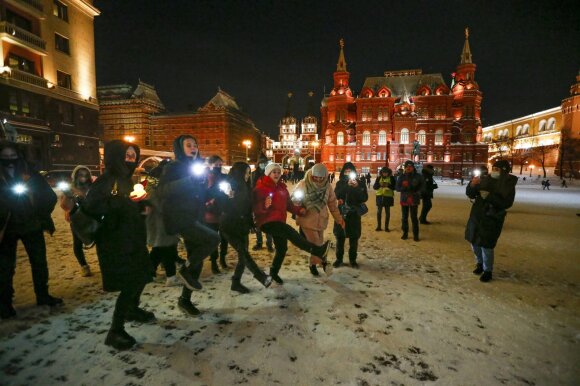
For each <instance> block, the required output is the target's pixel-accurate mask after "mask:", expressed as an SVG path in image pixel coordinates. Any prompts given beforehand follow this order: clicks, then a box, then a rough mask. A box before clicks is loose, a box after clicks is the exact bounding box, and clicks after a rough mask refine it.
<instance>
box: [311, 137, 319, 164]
mask: <svg viewBox="0 0 580 386" xmlns="http://www.w3.org/2000/svg"><path fill="white" fill-rule="evenodd" d="M317 147H318V142H316V141H314V142H312V150H313V151H314V163H316V148H317Z"/></svg>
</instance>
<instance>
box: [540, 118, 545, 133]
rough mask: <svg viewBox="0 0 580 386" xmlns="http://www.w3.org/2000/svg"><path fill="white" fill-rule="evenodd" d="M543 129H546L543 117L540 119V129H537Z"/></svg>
mask: <svg viewBox="0 0 580 386" xmlns="http://www.w3.org/2000/svg"><path fill="white" fill-rule="evenodd" d="M544 130H546V120H545V119H542V120H541V121H540V129H539V131H544Z"/></svg>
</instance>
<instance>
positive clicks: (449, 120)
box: [320, 29, 487, 178]
mask: <svg viewBox="0 0 580 386" xmlns="http://www.w3.org/2000/svg"><path fill="white" fill-rule="evenodd" d="M475 69H476V65H475V64H474V63H473V61H472V55H471V49H470V46H469V35H468V31H467V29H466V33H465V42H464V46H463V50H462V52H461V55H460V61H459V64H458V66H457V68H456V71H455V72H454V73H453V74H452V75H453V79H452V81H451V85H450V86H448V85H447V84H446V83H445V80H444V78H443V76H442V75H441V74H439V73H434V74H423V72H422V70H421V69H409V70H399V71H386V72H385V73H384V74H383V76H380V77H368V78H366V80H365V82H364V84H363V85H362V88H361V90H360V93H359V94H358V95H355V93H354V92H353V90H352V89H351V88H350V84H349V79H350V73H349V72H348V71H347V63H346V57H345V53H344V41H343V40H341V41H340V52H339V56H338V63H337V66H336V71H335V72H334V74H333V79H334V86H333V88H332V90H331V92H330V93H329V94H328V95H326V96H325V97H324V99H323V100H322V104H321V109H320V110H321V115H322V118H321V132H322V134H323V139H322V141H323V145H322V154H321V157H322V158H321V159H322V162H324V163H325V164H327V166H328V167H329V170H331V171H339V170H340V168H341V167H342V165H343V164H344V163H345V162H354V163H355V165H356V166H357V167H358V170H359V171H360V172H364V173H367V172H370V173H377V171H378V170H379V169H380V168H381V167H383V166H388V167H390V168H391V169H393V170H395V169H397V168H399V167H400V166H401V165H402V164H403V163H404V162H405V161H406V160H414V161H416V162H418V163H419V165H421V164H426V163H429V164H432V165H433V167H434V169H435V172H436V174H438V175H443V176H445V177H452V178H459V177H461V176H462V175H463V176H466V175H469V174H470V173H471V170H472V169H473V168H475V167H477V166H480V165H482V164H485V163H486V162H487V145H486V144H483V143H481V142H480V140H481V100H482V93H481V91H480V90H479V85H478V84H477V82H476V81H475Z"/></svg>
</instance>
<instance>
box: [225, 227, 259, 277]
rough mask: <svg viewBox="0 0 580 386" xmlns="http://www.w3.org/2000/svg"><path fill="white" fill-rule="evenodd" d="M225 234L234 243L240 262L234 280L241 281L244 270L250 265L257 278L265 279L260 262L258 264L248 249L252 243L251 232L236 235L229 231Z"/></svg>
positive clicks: (249, 267)
mask: <svg viewBox="0 0 580 386" xmlns="http://www.w3.org/2000/svg"><path fill="white" fill-rule="evenodd" d="M223 234H224V236H225V237H226V239H227V240H228V242H229V243H230V244H231V245H232V247H233V248H234V249H235V250H236V252H238V264H237V265H236V269H235V270H234V276H232V280H237V281H240V279H241V278H242V275H243V274H244V270H245V269H246V267H248V269H249V270H250V272H252V274H254V277H255V278H256V279H258V280H260V281H263V277H264V276H265V274H264V272H263V271H262V270H261V269H260V267H258V264H256V262H255V261H254V259H253V258H252V256H251V255H250V252H249V251H248V247H249V245H250V238H249V234H246V235H245V236H240V235H234V234H232V233H228V232H223Z"/></svg>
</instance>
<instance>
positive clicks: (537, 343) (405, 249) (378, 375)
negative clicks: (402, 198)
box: [0, 182, 580, 385]
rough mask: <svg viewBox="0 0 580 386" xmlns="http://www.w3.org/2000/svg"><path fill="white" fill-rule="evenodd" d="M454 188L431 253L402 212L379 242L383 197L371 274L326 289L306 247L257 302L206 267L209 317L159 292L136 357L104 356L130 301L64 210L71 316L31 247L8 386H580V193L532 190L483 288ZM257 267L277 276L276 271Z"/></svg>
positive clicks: (133, 330)
mask: <svg viewBox="0 0 580 386" xmlns="http://www.w3.org/2000/svg"><path fill="white" fill-rule="evenodd" d="M439 185H440V189H438V190H437V191H436V197H435V200H434V208H433V210H432V213H431V216H430V220H431V221H433V224H432V225H429V226H422V227H421V241H420V242H413V241H410V240H407V241H402V240H400V231H398V228H399V227H400V218H399V216H400V208H399V207H398V206H395V207H394V208H393V210H392V221H391V228H392V229H394V231H392V232H391V233H385V232H375V231H374V228H375V212H374V207H375V205H374V194H371V198H370V200H369V207H370V208H371V212H370V213H369V214H368V215H366V216H365V218H364V220H363V224H364V232H363V237H362V240H361V242H360V251H359V263H360V266H361V268H360V270H352V269H351V268H349V267H343V268H340V269H336V270H335V271H334V272H335V273H334V275H332V276H331V277H329V278H319V279H316V278H313V277H312V276H311V275H310V273H309V272H308V268H307V265H306V263H305V260H304V255H303V254H301V253H300V252H298V251H297V250H296V249H294V247H291V248H290V250H289V252H288V258H287V259H286V262H285V266H284V267H283V269H282V271H281V276H282V277H283V278H284V279H285V284H284V285H283V286H274V285H273V286H272V287H271V288H269V289H264V288H261V286H260V285H259V284H258V283H257V282H256V281H255V280H253V279H252V278H251V275H250V274H248V273H247V274H246V275H245V276H244V279H243V281H244V282H245V283H246V285H248V287H250V289H251V290H252V292H251V293H250V294H248V295H239V294H237V293H233V292H231V291H230V290H229V285H230V280H229V278H230V274H231V272H228V273H222V274H220V275H217V276H213V275H211V272H210V271H209V269H207V268H206V269H205V270H204V274H203V284H204V289H203V291H201V292H198V293H195V294H194V301H195V302H196V303H197V304H198V306H199V307H200V308H201V309H202V310H203V312H204V313H203V315H202V316H200V317H198V318H191V317H187V316H185V315H184V314H182V313H181V312H180V311H179V309H178V308H177V307H176V299H177V296H178V294H179V291H180V289H179V288H177V287H165V286H164V285H163V284H161V283H153V284H150V285H148V286H147V288H146V289H145V292H144V294H143V297H142V305H143V306H144V307H145V308H148V309H150V310H153V311H154V312H155V313H156V315H157V318H158V321H157V323H156V324H152V325H145V326H141V325H137V324H135V323H128V325H127V331H128V332H129V333H130V334H132V335H133V336H135V338H136V339H137V340H138V342H140V344H139V345H138V346H136V347H135V348H134V349H132V350H130V351H127V352H117V351H115V350H113V349H111V348H109V347H107V346H105V345H104V344H103V341H104V339H105V335H106V332H107V330H108V328H109V324H110V320H111V314H112V309H113V306H114V300H115V297H116V295H115V294H105V293H103V292H102V290H101V286H100V285H101V280H100V275H99V273H98V272H99V267H98V263H97V260H96V256H95V254H94V253H95V252H94V249H93V250H91V251H90V252H89V254H88V256H89V257H88V260H89V262H90V265H91V268H92V269H93V271H94V272H95V273H96V275H95V276H92V277H88V278H85V277H81V276H80V273H79V267H78V264H77V263H76V260H75V258H74V256H73V254H72V246H71V239H70V235H69V230H68V226H67V225H66V224H65V222H64V220H63V218H62V212H61V211H60V210H56V211H55V213H54V218H55V220H56V222H57V227H58V230H57V232H56V233H55V235H54V237H52V238H47V246H48V254H49V264H50V288H51V292H52V294H54V295H55V296H59V297H63V298H64V300H65V306H64V307H62V308H60V309H55V310H50V309H49V308H48V307H37V306H36V305H35V300H34V295H33V291H32V281H31V275H30V266H29V263H28V261H27V258H26V256H25V254H24V251H23V250H22V248H20V249H19V259H18V266H17V273H16V277H15V284H16V297H15V307H16V311H17V312H18V318H17V319H15V320H9V321H0V384H1V385H52V384H67V385H233V384H242V383H245V384H250V385H272V384H279V385H333V384H343V385H391V384H392V385H402V384H404V385H420V384H439V385H501V384H505V385H575V384H576V385H577V384H579V382H580V368H579V366H578V363H580V301H579V299H580V297H579V295H580V291H579V284H580V269H579V266H580V252H579V249H578V247H579V243H578V235H579V233H580V217H578V216H576V213H577V212H580V189H579V188H578V187H571V188H569V189H566V190H563V189H561V188H559V187H556V186H552V190H551V191H542V190H541V187H540V186H539V185H533V184H530V185H521V186H518V190H517V194H516V203H515V205H514V207H513V208H512V209H511V210H510V213H509V215H508V217H507V220H506V224H505V227H504V232H503V234H502V237H501V239H500V242H499V244H498V247H497V248H496V268H495V272H494V280H493V281H492V282H491V283H487V284H484V283H480V282H479V280H478V278H477V276H475V275H473V274H472V273H471V271H472V269H473V265H474V264H473V258H472V255H471V253H470V248H469V245H468V244H467V243H466V242H465V241H464V240H463V231H464V225H465V223H466V220H467V217H468V213H469V208H470V203H469V200H468V199H467V198H466V197H465V195H464V188H465V187H461V186H459V185H457V184H456V183H452V182H450V183H446V182H445V183H440V184H439ZM328 233H329V235H330V232H328ZM333 254H334V252H331V255H333ZM254 255H255V256H256V257H257V260H258V263H259V264H260V266H262V267H267V266H268V264H269V262H270V260H271V257H272V256H271V255H270V254H269V253H268V252H266V251H263V252H262V251H261V252H259V253H255V254H254ZM332 259H333V258H332ZM229 262H230V265H231V264H233V263H234V262H235V255H234V254H233V253H230V255H229ZM161 275H162V272H160V276H161Z"/></svg>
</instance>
